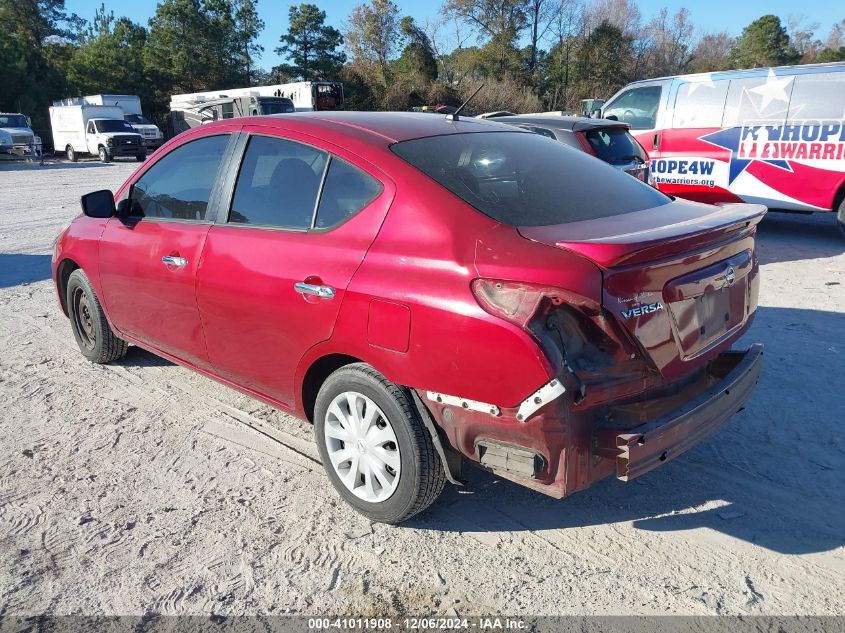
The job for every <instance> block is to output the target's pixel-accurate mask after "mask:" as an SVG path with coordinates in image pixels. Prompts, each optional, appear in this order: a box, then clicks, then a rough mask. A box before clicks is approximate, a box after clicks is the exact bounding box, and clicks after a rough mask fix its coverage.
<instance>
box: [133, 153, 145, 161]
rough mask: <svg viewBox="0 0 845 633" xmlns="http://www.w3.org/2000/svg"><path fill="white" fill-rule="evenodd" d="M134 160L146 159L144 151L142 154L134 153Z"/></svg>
mask: <svg viewBox="0 0 845 633" xmlns="http://www.w3.org/2000/svg"><path fill="white" fill-rule="evenodd" d="M135 160H137V161H138V162H139V163H143V162H144V161H145V160H147V153H146V152H144V153H143V154H135Z"/></svg>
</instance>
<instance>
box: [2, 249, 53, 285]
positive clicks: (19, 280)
mask: <svg viewBox="0 0 845 633" xmlns="http://www.w3.org/2000/svg"><path fill="white" fill-rule="evenodd" d="M51 275H52V271H51V269H50V256H49V255H30V254H27V253H0V288H10V287H12V286H19V285H21V284H32V283H35V282H37V281H44V280H45V279H50V277H51Z"/></svg>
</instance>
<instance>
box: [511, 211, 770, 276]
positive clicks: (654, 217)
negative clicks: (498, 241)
mask: <svg viewBox="0 0 845 633" xmlns="http://www.w3.org/2000/svg"><path fill="white" fill-rule="evenodd" d="M702 211H705V212H702ZM766 211H767V209H766V207H765V206H763V205H759V204H725V205H720V206H711V205H704V204H695V203H689V202H685V201H680V200H678V201H674V202H671V203H669V204H666V205H662V206H659V207H654V208H652V209H645V210H643V211H636V212H634V213H626V214H624V215H618V216H612V217H608V218H601V219H596V220H587V221H583V222H571V223H568V224H558V225H554V226H529V227H519V232H520V233H521V234H522V235H523V236H524V237H527V238H528V239H530V240H534V241H537V242H542V243H545V244H554V246H557V247H558V248H562V249H566V250H571V251H574V252H576V253H579V254H581V255H583V256H585V257H587V258H589V259H590V260H591V261H593V262H594V263H596V264H598V265H599V266H601V267H603V268H610V267H613V266H619V265H626V264H636V263H642V262H645V261H653V260H655V259H663V258H665V257H671V256H673V255H678V254H680V253H685V252H689V251H691V250H695V249H697V248H700V247H703V246H707V245H708V244H715V243H718V242H721V241H723V240H725V239H728V238H729V237H732V236H733V235H734V234H736V233H741V232H747V231H750V230H752V229H753V228H754V227H755V226H756V225H757V224H758V223H759V222H760V220H762V219H763V216H764V215H765V214H766Z"/></svg>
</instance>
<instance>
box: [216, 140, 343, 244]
mask: <svg viewBox="0 0 845 633" xmlns="http://www.w3.org/2000/svg"><path fill="white" fill-rule="evenodd" d="M327 162H328V154H327V153H326V152H323V151H321V150H318V149H316V148H314V147H310V146H308V145H303V144H302V143H296V142H294V141H288V140H285V139H280V138H272V137H268V136H253V137H252V138H251V139H250V141H249V145H248V146H247V149H246V154H245V155H244V159H243V163H242V164H241V170H240V173H239V174H238V182H237V184H236V185H235V195H234V197H233V199H232V208H231V210H230V211H229V222H232V223H235V224H256V225H261V226H275V227H283V228H292V229H308V228H311V222H312V219H313V217H314V209H315V207H316V204H317V194H318V193H319V191H320V183H321V182H322V180H323V172H324V171H325V169H326V163H327Z"/></svg>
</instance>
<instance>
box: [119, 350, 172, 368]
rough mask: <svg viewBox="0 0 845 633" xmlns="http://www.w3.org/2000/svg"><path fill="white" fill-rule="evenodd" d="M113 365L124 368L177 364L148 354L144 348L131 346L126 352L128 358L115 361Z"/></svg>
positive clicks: (150, 353)
mask: <svg viewBox="0 0 845 633" xmlns="http://www.w3.org/2000/svg"><path fill="white" fill-rule="evenodd" d="M112 364H113V365H120V366H122V367H167V366H170V365H175V364H176V363H174V362H172V361H169V360H167V359H166V358H162V357H161V356H156V355H155V354H153V353H152V352H148V351H147V350H145V349H144V348H142V347H137V346H135V345H130V346H129V349H128V350H127V352H126V356H124V357H123V358H121V359H120V360H116V361H114V363H112Z"/></svg>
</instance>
